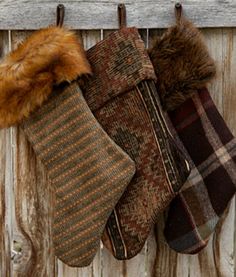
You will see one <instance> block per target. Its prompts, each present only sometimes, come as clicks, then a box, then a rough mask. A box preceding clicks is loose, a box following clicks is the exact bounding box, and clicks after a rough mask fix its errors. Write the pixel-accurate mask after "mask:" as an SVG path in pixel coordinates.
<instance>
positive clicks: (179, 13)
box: [175, 2, 183, 23]
mask: <svg viewBox="0 0 236 277" xmlns="http://www.w3.org/2000/svg"><path fill="white" fill-rule="evenodd" d="M182 11H183V7H182V4H181V3H180V2H177V3H176V4H175V17H176V21H177V23H179V22H180V20H181V17H182Z"/></svg>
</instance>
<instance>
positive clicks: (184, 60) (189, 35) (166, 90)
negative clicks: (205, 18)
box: [149, 18, 216, 110]
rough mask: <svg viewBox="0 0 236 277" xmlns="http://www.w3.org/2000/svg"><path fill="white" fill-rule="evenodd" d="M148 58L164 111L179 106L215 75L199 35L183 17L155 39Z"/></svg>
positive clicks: (210, 59) (212, 63) (213, 66)
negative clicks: (152, 66)
mask: <svg viewBox="0 0 236 277" xmlns="http://www.w3.org/2000/svg"><path fill="white" fill-rule="evenodd" d="M149 55H150V58H151V60H152V63H153V65H154V68H155V72H156V75H157V87H158V90H159V94H160V97H161V100H162V104H163V107H164V108H165V109H166V110H174V109H175V108H176V107H178V106H179V105H181V103H183V102H184V101H185V100H186V99H188V98H190V97H191V96H192V95H193V94H194V93H195V92H196V91H197V90H198V89H200V88H202V87H204V86H205V85H206V84H207V82H208V81H210V80H211V79H212V78H213V77H214V75H215V72H216V70H215V64H214V61H213V60H212V58H211V57H210V56H209V53H208V50H207V48H206V46H205V44H204V42H203V38H202V35H201V33H200V32H199V30H198V29H197V28H196V27H194V26H193V24H192V23H190V22H189V21H187V20H186V19H184V18H182V19H181V21H180V22H179V23H178V24H177V25H175V26H173V27H171V28H170V29H169V30H167V32H165V33H164V35H163V36H162V37H160V38H158V39H157V41H156V42H155V44H154V47H153V48H152V49H150V50H149Z"/></svg>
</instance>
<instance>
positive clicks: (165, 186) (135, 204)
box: [83, 28, 189, 259]
mask: <svg viewBox="0 0 236 277" xmlns="http://www.w3.org/2000/svg"><path fill="white" fill-rule="evenodd" d="M87 57H88V60H89V61H90V63H91V66H92V68H93V72H94V75H93V77H92V78H91V80H90V81H89V82H87V83H86V84H85V86H83V90H84V95H85V99H86V100H87V102H88V105H89V107H90V108H91V110H92V111H93V113H94V115H95V117H96V118H97V119H98V121H99V122H100V123H101V125H102V126H103V127H104V129H105V130H106V131H107V133H108V134H109V135H110V136H111V138H112V139H114V141H115V142H116V143H117V144H118V145H120V146H121V148H123V149H124V150H125V151H126V152H127V153H128V154H129V155H130V157H131V158H132V159H133V160H134V161H135V163H136V174H135V176H134V178H133V180H132V181H131V183H130V184H129V186H128V187H127V189H126V191H125V193H124V194H123V195H122V197H121V199H120V200H119V202H118V204H117V205H116V208H115V210H114V212H113V213H112V214H111V216H110V218H109V220H108V223H107V225H106V231H105V232H104V236H103V243H104V244H105V246H106V247H107V248H108V249H110V251H111V252H112V253H113V255H114V256H115V257H116V258H118V259H128V258H131V257H133V256H134V255H136V254H137V253H138V252H139V251H140V250H141V249H142V247H143V245H144V243H145V240H146V238H147V236H148V234H149V232H150V229H151V227H152V224H153V223H154V222H155V221H156V218H157V215H158V213H159V212H160V211H162V210H163V209H164V208H165V207H166V206H167V205H168V204H169V203H170V201H171V200H172V199H173V197H174V196H175V195H176V194H177V192H178V191H179V189H180V187H181V186H182V184H183V183H184V182H185V180H186V178H187V176H188V175H189V166H188V163H187V161H186V159H185V157H184V156H183V154H182V153H181V151H180V150H179V149H178V148H177V146H176V145H175V143H174V141H173V139H172V137H171V135H170V133H169V130H168V128H167V126H166V124H165V121H164V118H163V115H162V111H161V108H160V104H159V100H158V99H156V98H153V94H156V90H155V84H154V80H155V73H154V70H153V66H152V64H151V62H150V60H149V58H148V55H147V53H146V51H145V49H144V44H143V41H142V40H141V38H140V36H139V34H138V31H137V29H135V28H123V29H121V30H120V31H117V32H114V33H112V34H111V35H110V36H109V37H108V38H106V39H105V40H103V41H101V42H100V43H98V44H97V45H95V46H94V47H93V48H91V49H90V50H88V52H87ZM154 103H155V105H154Z"/></svg>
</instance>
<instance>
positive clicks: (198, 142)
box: [165, 88, 236, 254]
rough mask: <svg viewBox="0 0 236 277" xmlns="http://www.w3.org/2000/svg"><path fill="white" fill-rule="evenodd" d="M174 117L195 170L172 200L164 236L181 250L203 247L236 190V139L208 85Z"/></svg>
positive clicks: (173, 115) (192, 250) (177, 130)
mask: <svg viewBox="0 0 236 277" xmlns="http://www.w3.org/2000/svg"><path fill="white" fill-rule="evenodd" d="M168 114H169V118H170V120H171V122H172V124H173V126H174V128H175V132H176V133H177V134H178V136H179V138H180V140H181V142H182V143H183V145H184V147H185V148H186V150H187V154H188V155H189V157H190V158H191V159H192V162H193V170H192V172H191V174H190V176H189V178H188V180H187V182H186V183H185V185H184V186H183V188H182V190H181V192H180V194H179V195H178V196H177V197H176V198H175V199H174V200H173V201H172V202H171V205H170V209H169V211H168V218H167V222H166V226H165V236H166V239H167V242H168V244H169V245H170V247H171V248H173V249H174V250H176V251H177V252H181V253H187V254H194V253H197V252H199V251H200V250H201V249H203V248H204V247H205V246H206V245H207V242H208V240H209V238H210V235H211V234H212V233H213V232H214V230H215V228H216V225H217V223H218V222H219V219H220V217H221V216H222V214H223V213H224V211H225V210H226V208H227V206H228V204H229V202H230V200H231V199H232V197H233V196H234V194H235V192H236V139H235V138H234V136H233V135H232V133H231V131H230V130H229V128H228V127H227V125H226V124H225V122H224V120H223V118H222V116H221V115H220V113H219V112H218V110H217V108H216V106H215V104H214V102H213V100H212V98H211V96H210V94H209V92H208V90H207V89H206V88H204V89H202V90H199V91H198V93H196V94H195V95H194V96H193V97H192V98H191V99H189V100H187V101H186V102H185V103H184V104H182V105H181V106H180V107H179V108H177V109H176V110H174V111H173V112H169V113H168Z"/></svg>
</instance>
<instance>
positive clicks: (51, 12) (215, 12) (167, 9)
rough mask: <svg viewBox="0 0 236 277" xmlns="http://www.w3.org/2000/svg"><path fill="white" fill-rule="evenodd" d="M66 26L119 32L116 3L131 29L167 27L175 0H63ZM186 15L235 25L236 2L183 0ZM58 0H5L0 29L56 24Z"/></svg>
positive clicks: (201, 22)
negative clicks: (122, 10)
mask: <svg viewBox="0 0 236 277" xmlns="http://www.w3.org/2000/svg"><path fill="white" fill-rule="evenodd" d="M62 2H63V4H64V5H65V7H66V15H65V24H66V25H67V26H68V27H72V28H73V29H85V30H91V29H116V28H118V21H117V4H118V3H120V2H123V3H125V4H126V8H127V24H128V26H137V27H138V28H166V27H168V26H169V25H170V24H171V23H172V22H173V18H174V4H175V2H176V1H174V0H168V1H166V0H153V1H150V0H123V1H119V0H111V1H110V0H87V1H83V0H77V1H75V0H64V1H62ZM181 2H182V3H183V6H184V11H185V13H186V15H187V16H188V17H189V18H191V19H192V21H193V22H194V23H195V24H196V25H197V26H198V27H223V26H224V27H233V26H236V2H235V1H234V0H231V1H225V0H208V1H203V0H200V1H197V0H183V1H181ZM57 4H58V2H57V1H49V0H38V1H30V0H18V1H14V0H2V1H1V2H0V29H2V30H3V29H12V30H15V29H18V30H19V29H27V30H29V29H30V30H33V29H38V28H40V27H43V26H47V25H49V24H54V23H55V16H56V15H55V13H56V5H57Z"/></svg>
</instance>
